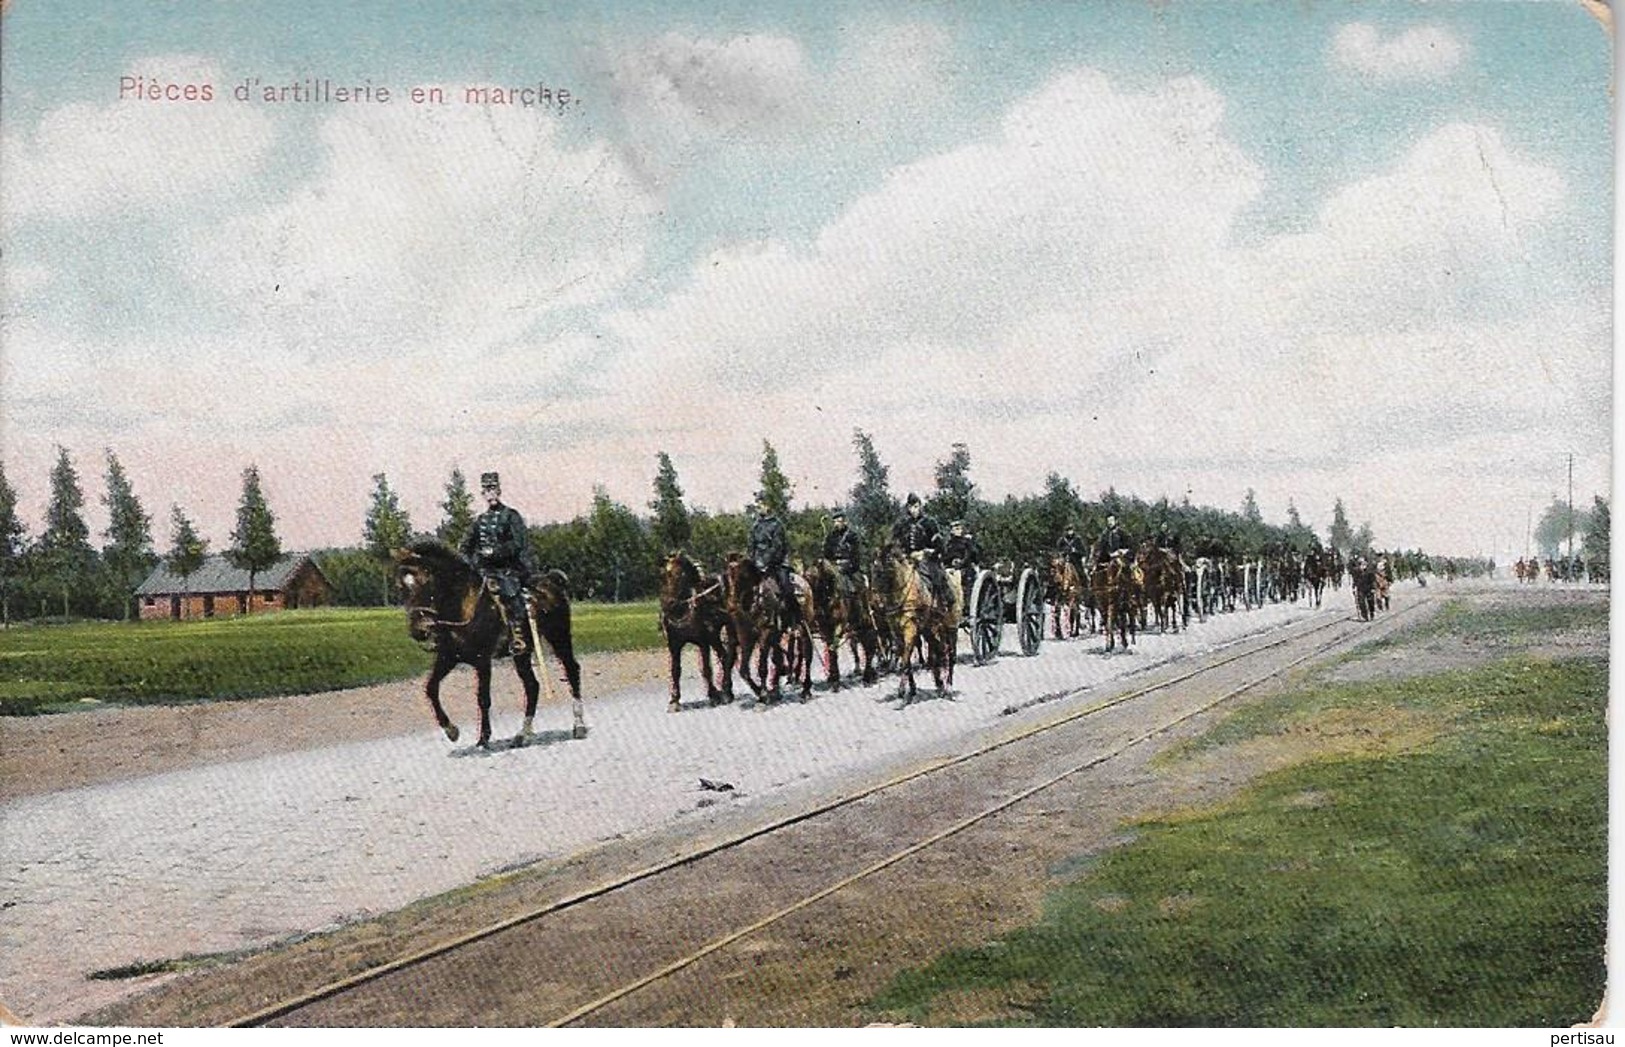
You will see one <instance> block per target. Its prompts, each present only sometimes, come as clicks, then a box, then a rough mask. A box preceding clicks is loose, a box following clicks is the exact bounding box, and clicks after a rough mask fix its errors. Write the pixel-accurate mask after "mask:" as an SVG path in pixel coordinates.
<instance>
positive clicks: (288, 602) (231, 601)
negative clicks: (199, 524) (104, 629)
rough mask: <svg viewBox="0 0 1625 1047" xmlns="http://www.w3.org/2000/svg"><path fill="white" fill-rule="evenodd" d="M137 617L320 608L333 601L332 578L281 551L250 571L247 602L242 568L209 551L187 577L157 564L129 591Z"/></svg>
mask: <svg viewBox="0 0 1625 1047" xmlns="http://www.w3.org/2000/svg"><path fill="white" fill-rule="evenodd" d="M135 600H136V606H137V607H138V608H139V609H140V611H141V617H142V618H143V619H151V618H175V619H179V618H213V617H215V616H217V615H233V614H252V613H256V612H259V611H281V610H292V609H294V608H298V607H324V606H326V605H327V604H329V603H332V601H333V583H331V582H329V581H328V580H327V576H326V575H324V574H322V569H321V568H320V567H317V566H316V561H315V560H312V559H311V558H310V557H309V556H308V555H306V554H304V553H293V554H290V555H288V556H284V557H283V558H282V559H280V560H278V561H277V562H276V563H274V564H272V565H271V566H269V567H267V568H266V569H265V570H263V571H260V572H259V573H258V574H256V575H255V576H254V599H253V605H252V606H250V605H249V596H248V572H247V571H245V570H243V569H241V568H238V567H233V566H232V565H231V564H230V563H229V562H228V561H227V560H226V558H225V557H224V556H211V557H209V558H208V559H207V560H204V561H203V566H202V567H199V568H198V569H197V571H196V572H194V573H193V574H192V576H191V577H189V578H181V577H179V576H178V575H174V574H171V573H170V571H169V568H168V567H166V566H164V565H163V564H159V565H158V567H157V568H156V569H155V570H154V571H153V572H152V574H150V575H148V576H147V580H146V581H144V582H142V583H141V584H140V585H139V586H137V587H136V590H135Z"/></svg>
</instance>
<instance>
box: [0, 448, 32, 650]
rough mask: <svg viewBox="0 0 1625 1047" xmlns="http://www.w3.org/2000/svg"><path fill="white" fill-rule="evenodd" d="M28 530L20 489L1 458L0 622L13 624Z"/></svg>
mask: <svg viewBox="0 0 1625 1047" xmlns="http://www.w3.org/2000/svg"><path fill="white" fill-rule="evenodd" d="M26 549H27V532H26V531H25V529H24V528H23V522H22V520H20V519H18V517H17V492H16V491H14V490H12V488H11V484H10V483H8V482H7V481H6V466H5V463H4V462H0V625H5V626H10V625H11V591H12V585H13V583H14V582H15V581H16V579H18V578H19V577H21V575H22V568H23V553H24V552H25V551H26Z"/></svg>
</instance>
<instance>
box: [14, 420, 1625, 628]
mask: <svg viewBox="0 0 1625 1047" xmlns="http://www.w3.org/2000/svg"><path fill="white" fill-rule="evenodd" d="M852 449H853V452H854V455H855V457H856V463H855V464H856V480H855V482H854V484H853V486H852V488H851V489H850V492H849V494H848V497H847V500H846V502H845V503H844V505H841V506H839V508H842V509H844V510H845V512H846V514H847V518H848V520H849V522H850V523H851V525H852V526H853V527H854V528H856V529H857V530H858V532H859V534H860V535H862V536H863V537H864V539H865V542H866V544H867V546H868V547H869V548H871V549H872V548H873V547H874V545H875V544H876V542H877V541H878V540H880V539H881V538H883V537H884V536H885V535H886V534H888V533H889V532H890V529H891V527H892V525H893V524H894V523H895V522H896V521H897V520H898V519H899V517H900V516H901V515H902V504H903V499H902V497H901V496H900V495H901V494H902V493H906V492H895V491H893V489H892V486H891V480H890V469H889V468H888V467H887V465H886V464H885V463H884V462H883V461H882V460H881V458H880V455H879V454H878V452H877V451H876V449H875V445H874V440H873V438H872V437H871V435H870V434H868V433H866V432H864V431H863V430H861V429H860V430H855V431H854V432H853V434H852ZM104 467H105V473H104V480H105V484H104V494H103V495H102V504H103V505H104V506H105V507H106V508H107V513H108V525H107V528H106V530H105V531H103V532H102V533H101V535H100V537H101V538H102V539H103V541H102V543H101V544H100V546H99V547H98V546H97V545H96V544H94V543H93V542H92V541H91V535H90V531H89V528H88V526H87V525H86V523H85V520H84V515H83V508H84V505H85V499H84V493H83V487H82V484H81V482H80V479H79V474H78V472H77V470H76V469H75V467H74V465H73V462H72V459H71V457H70V456H69V453H68V451H67V449H66V448H58V455H57V461H56V465H55V466H54V467H53V469H52V470H51V477H50V484H51V497H50V503H49V506H48V509H47V512H46V517H45V521H44V527H43V529H42V531H41V532H40V534H39V535H37V536H35V537H32V538H31V537H30V536H29V535H28V534H27V533H26V530H25V528H24V527H23V525H22V523H21V521H20V520H19V518H18V516H17V512H16V495H15V492H14V491H13V489H12V487H11V485H10V484H9V483H8V482H7V479H6V476H5V471H4V463H0V615H3V620H4V621H7V622H9V621H10V620H11V619H12V618H13V617H14V616H15V617H23V618H58V617H60V618H79V617H83V618H104V619H106V618H126V619H127V618H130V617H132V615H133V614H134V612H135V608H134V602H135V601H134V595H133V594H134V590H135V588H136V587H137V586H138V585H140V583H141V581H142V580H143V579H144V578H145V577H146V576H147V575H148V574H149V573H150V572H151V571H152V569H153V568H154V567H155V566H157V565H158V564H159V563H164V564H165V565H166V566H167V567H168V568H169V570H170V571H171V573H173V574H174V575H176V576H177V577H179V578H181V579H183V580H184V579H187V578H189V577H190V576H191V575H193V574H195V573H196V572H197V571H198V569H199V568H200V567H201V566H202V564H203V562H204V560H205V559H206V558H207V556H208V555H209V553H210V551H211V549H210V543H209V542H208V541H207V540H206V539H205V538H203V537H202V536H201V535H200V534H199V533H198V530H197V528H196V526H195V525H194V524H193V522H192V520H191V519H190V517H189V516H188V515H187V513H186V512H185V511H184V510H183V508H182V507H181V506H179V505H173V506H171V507H170V513H169V520H168V524H169V526H168V530H167V534H165V535H163V536H155V534H154V530H153V519H152V516H151V515H150V514H149V513H148V512H147V511H146V509H145V508H144V506H143V505H142V503H141V501H140V499H139V498H138V497H137V496H136V494H135V491H134V490H133V488H132V486H131V484H130V481H129V477H128V476H127V475H126V473H125V471H124V469H123V467H122V465H121V464H120V463H119V460H118V457H117V455H115V454H114V453H113V452H112V451H111V450H107V451H105V452H104ZM971 467H972V459H971V453H970V449H969V447H967V446H966V445H965V444H963V443H956V444H953V445H952V446H951V447H950V448H949V449H948V453H947V454H946V455H945V456H944V457H943V458H942V459H941V460H939V461H937V462H936V463H935V471H934V484H933V487H932V489H931V490H929V491H922V492H919V493H920V495H921V497H922V500H923V501H924V502H925V508H926V511H927V512H929V513H930V514H932V515H933V516H935V517H937V518H938V520H939V521H941V522H942V523H943V524H947V523H949V522H950V521H952V520H964V521H965V522H966V525H967V526H968V527H969V528H970V530H971V531H972V532H973V533H974V534H976V536H977V538H978V541H979V542H980V543H981V546H982V548H983V550H984V551H985V553H986V555H987V557H988V559H989V560H990V561H991V560H995V559H999V560H1009V561H1012V562H1015V563H1018V564H1035V565H1036V564H1041V563H1043V562H1045V560H1046V558H1047V556H1048V555H1049V553H1050V552H1051V551H1052V550H1053V549H1054V547H1055V543H1056V541H1057V539H1058V538H1059V537H1060V536H1061V535H1062V534H1063V533H1064V532H1065V531H1066V529H1067V528H1068V527H1069V526H1070V527H1075V528H1077V530H1078V533H1079V534H1081V535H1083V536H1084V537H1085V538H1086V539H1093V537H1094V536H1095V535H1098V534H1099V533H1100V532H1101V531H1102V530H1104V528H1105V521H1106V517H1107V516H1116V517H1117V519H1118V523H1119V525H1120V526H1121V527H1122V528H1123V529H1124V530H1125V531H1126V532H1127V533H1128V534H1129V535H1131V536H1133V537H1136V538H1138V537H1144V536H1148V535H1150V534H1151V533H1152V532H1154V531H1155V530H1156V529H1157V528H1158V527H1159V526H1160V525H1161V524H1162V523H1164V522H1166V523H1168V524H1169V525H1170V526H1171V527H1172V528H1173V530H1174V531H1175V532H1176V533H1177V534H1179V535H1180V536H1181V538H1182V539H1183V541H1184V542H1185V543H1186V546H1187V548H1190V547H1191V546H1192V545H1193V544H1194V543H1198V542H1212V543H1216V544H1219V545H1221V546H1223V547H1225V548H1228V549H1230V550H1232V551H1233V552H1234V553H1236V554H1237V555H1243V556H1257V555H1263V554H1265V553H1266V552H1270V551H1284V550H1287V549H1292V550H1296V551H1299V552H1307V551H1309V550H1310V549H1317V548H1324V547H1332V548H1335V549H1337V550H1338V551H1339V552H1341V553H1342V554H1343V555H1344V556H1349V555H1352V554H1354V553H1357V552H1373V551H1374V550H1375V549H1376V540H1375V536H1374V534H1373V532H1372V529H1371V525H1370V524H1369V523H1362V524H1361V525H1360V527H1358V528H1355V527H1353V526H1352V525H1351V524H1350V521H1349V518H1348V513H1347V511H1346V509H1345V507H1344V505H1343V502H1342V500H1341V499H1338V500H1337V501H1336V504H1335V505H1334V506H1333V510H1332V523H1331V526H1330V528H1329V529H1328V532H1327V535H1326V539H1325V541H1324V543H1323V542H1322V540H1321V538H1320V536H1318V535H1317V534H1316V533H1315V532H1314V530H1313V529H1312V528H1310V527H1308V526H1307V525H1305V524H1304V523H1303V521H1302V519H1301V518H1300V516H1299V513H1298V509H1297V507H1296V505H1295V504H1292V503H1289V504H1288V506H1287V514H1286V520H1285V521H1284V522H1283V523H1279V524H1272V523H1269V522H1266V521H1265V520H1264V517H1263V514H1262V513H1261V512H1260V511H1259V507H1258V502H1257V498H1256V496H1255V494H1254V492H1253V491H1252V490H1251V489H1250V488H1249V489H1248V490H1247V491H1246V493H1245V495H1244V496H1243V499H1242V503H1241V506H1240V508H1239V509H1238V510H1235V511H1230V510H1224V509H1219V508H1215V507H1212V506H1205V505H1202V506H1199V505H1193V504H1192V503H1191V501H1190V499H1189V497H1188V496H1187V497H1186V498H1185V499H1183V500H1182V501H1179V502H1177V503H1175V502H1171V501H1170V500H1169V499H1167V498H1160V499H1157V500H1155V501H1147V500H1145V499H1142V498H1139V497H1137V496H1134V495H1128V494H1122V493H1119V492H1117V491H1116V490H1115V489H1112V488H1107V489H1106V490H1105V491H1102V492H1100V493H1099V494H1098V495H1096V496H1094V497H1092V498H1086V497H1085V496H1084V495H1083V494H1081V493H1080V492H1079V491H1078V489H1077V488H1076V487H1075V486H1074V485H1073V483H1072V481H1071V480H1069V479H1068V478H1066V477H1063V476H1061V475H1060V474H1059V473H1054V472H1052V473H1050V474H1049V476H1048V477H1047V478H1046V479H1045V481H1044V488H1043V490H1042V491H1041V492H1039V493H1036V494H1032V495H1027V496H1024V497H1017V496H1015V495H1008V496H1006V497H1005V498H1003V499H1002V500H993V499H986V498H983V497H982V496H981V495H980V494H979V492H978V490H977V485H976V483H975V482H974V480H972V478H971ZM372 481H373V488H372V492H371V497H370V499H369V502H368V506H367V509H366V513H365V517H364V519H363V520H362V521H361V529H360V541H359V543H358V544H356V545H353V546H345V547H337V548H327V549H318V550H313V551H312V555H313V557H314V559H315V560H316V563H317V565H318V566H319V567H320V568H321V569H322V572H323V574H325V575H326V576H327V578H328V580H329V581H330V582H331V583H332V584H333V586H334V600H335V602H337V603H339V604H341V605H350V606H381V605H385V604H389V603H392V602H394V600H395V599H396V595H397V594H396V593H395V592H394V590H393V584H394V583H393V571H392V569H391V559H390V553H391V551H392V550H393V549H397V548H400V547H402V546H405V545H408V544H410V543H411V542H413V541H416V540H420V539H424V538H431V537H432V538H436V539H438V540H440V541H442V542H444V543H446V544H447V545H450V546H452V547H453V548H456V547H458V546H459V545H460V544H461V542H462V540H463V537H464V535H466V534H467V532H468V528H469V527H470V526H471V525H472V523H473V521H474V518H475V517H476V516H477V515H478V512H479V511H481V510H482V509H483V507H482V506H476V504H475V498H474V494H473V492H472V491H471V490H470V488H469V486H468V481H467V477H466V476H465V475H464V474H463V472H462V470H461V469H456V468H454V469H453V470H452V472H451V475H450V478H449V479H448V480H447V482H446V484H445V487H444V497H443V500H442V501H441V502H440V503H439V505H438V508H439V510H440V518H439V521H438V522H437V523H436V525H435V526H434V528H433V529H432V530H420V529H418V528H416V527H415V526H414V524H413V521H412V519H411V517H410V515H409V513H408V512H407V511H406V510H405V509H404V508H403V507H402V506H401V504H400V499H399V497H398V495H397V494H396V492H395V491H394V489H393V488H392V487H391V486H390V483H389V479H388V477H387V476H386V475H385V474H383V473H378V474H376V475H374V476H373V478H372ZM756 481H757V482H756V488H755V491H751V492H742V494H743V495H744V497H742V498H741V502H742V503H743V502H744V501H745V500H746V499H748V498H750V497H751V496H753V495H754V494H755V493H757V492H759V493H761V494H762V495H763V496H764V497H765V498H766V501H767V504H768V507H769V509H770V510H771V511H772V512H774V513H775V515H777V516H778V517H779V518H780V519H781V520H782V521H784V524H785V529H786V531H787V533H788V536H789V540H790V548H791V555H792V556H793V557H795V558H798V559H800V560H802V561H806V560H811V559H814V558H816V557H817V556H818V555H819V552H820V550H821V549H822V546H823V541H824V536H825V534H826V533H827V532H828V529H829V525H830V515H831V513H832V512H833V511H834V510H835V509H836V508H837V506H834V505H816V506H814V505H803V506H800V507H797V506H795V505H794V504H793V503H794V499H795V486H794V484H793V483H792V482H791V481H790V479H789V477H788V476H787V475H786V473H785V472H784V469H783V466H782V464H781V463H780V461H779V455H778V452H777V450H776V449H775V448H774V447H773V445H772V443H771V442H770V441H767V440H763V441H762V458H761V467H760V470H759V473H758V475H757V478H756ZM514 501H515V503H517V504H515V506H514V507H515V508H517V509H519V511H520V512H521V513H522V514H523V513H526V512H527V510H528V507H527V506H526V505H525V504H524V498H523V495H522V494H520V495H518V496H517V497H516V498H515V499H514ZM1596 505H1597V508H1595V509H1594V510H1593V512H1592V513H1591V514H1588V521H1600V524H1601V533H1600V536H1595V535H1592V534H1591V532H1590V531H1588V532H1587V535H1588V537H1587V553H1588V555H1590V553H1591V552H1592V551H1593V549H1594V548H1595V543H1596V542H1597V541H1600V542H1602V543H1604V544H1603V545H1602V548H1603V550H1604V552H1603V555H1604V557H1606V541H1607V533H1606V532H1607V503H1606V502H1604V501H1603V500H1602V499H1601V498H1598V499H1597V500H1596ZM642 508H643V509H644V510H646V511H641V512H640V511H639V510H637V509H634V508H632V507H630V506H627V505H624V504H622V503H620V502H617V501H615V500H614V499H613V498H611V497H610V496H609V494H608V492H607V491H606V490H605V489H604V488H603V487H602V486H599V487H597V488H595V489H594V492H593V501H592V507H591V509H589V510H588V511H587V512H586V513H584V514H582V515H580V516H577V517H576V518H575V519H572V520H569V521H566V522H563V523H548V524H541V525H536V524H532V525H531V526H530V537H531V542H532V544H533V547H534V549H535V551H536V558H537V561H538V562H539V563H541V564H542V565H544V566H546V567H556V568H559V569H561V570H563V571H564V572H565V574H567V575H568V576H569V578H570V581H571V590H572V593H573V594H574V595H575V597H576V598H577V599H594V600H606V601H617V602H618V601H625V600H640V599H647V598H650V597H652V596H653V595H655V593H656V590H657V587H658V572H659V567H660V563H661V561H662V560H663V558H664V556H665V554H666V552H668V551H670V550H675V549H682V550H685V551H686V552H688V553H689V555H691V556H693V557H695V558H696V559H698V560H700V561H701V562H703V563H707V564H710V565H712V566H713V567H715V566H717V565H719V564H720V563H721V562H722V560H723V558H724V557H725V556H726V555H727V554H728V553H730V552H736V551H742V550H743V549H744V548H745V547H746V544H747V538H748V536H749V533H750V524H751V517H750V515H749V514H748V512H747V511H745V510H744V509H743V508H742V509H741V510H740V511H737V512H736V511H708V510H706V509H702V508H699V507H695V506H691V505H689V504H688V502H687V500H686V498H685V495H684V493H683V488H682V484H681V481H680V479H679V477H678V473H677V468H676V466H675V464H674V463H673V461H672V459H671V456H670V455H669V454H667V453H666V452H664V451H662V452H659V453H658V454H657V455H656V460H655V474H654V481H653V485H652V490H651V497H650V500H649V501H648V502H647V503H646V505H645V506H643V507H642ZM218 551H219V552H220V553H222V554H224V555H225V557H226V558H227V559H228V560H229V561H230V562H231V563H232V564H234V565H235V566H237V567H238V568H240V569H243V570H246V571H248V572H249V574H250V579H251V586H252V584H253V576H254V575H256V574H258V573H259V572H261V571H263V570H265V569H266V568H267V567H269V566H271V565H272V564H274V563H275V562H276V561H277V560H278V559H279V558H280V557H281V556H282V555H283V551H284V550H283V547H282V543H281V540H280V539H279V538H278V536H277V533H276V516H275V514H274V513H273V512H272V509H271V507H270V505H269V504H267V502H266V499H265V495H264V492H263V490H262V488H261V483H260V475H259V470H258V469H257V468H256V467H255V466H253V465H250V466H248V468H246V469H245V470H244V471H243V474H242V493H241V496H240V498H239V503H238V508H237V517H236V526H235V527H234V529H233V530H232V533H231V535H230V540H229V542H228V543H227V544H226V545H225V546H224V547H223V548H221V549H219V550H218ZM1389 555H1390V557H1391V558H1392V559H1396V560H1400V561H1402V562H1404V563H1406V564H1407V565H1414V568H1413V569H1417V570H1420V569H1424V568H1425V565H1426V564H1427V562H1428V557H1427V554H1425V553H1423V552H1421V551H1420V550H1406V551H1402V552H1401V551H1394V552H1392V553H1390V554H1389ZM1465 562H1466V561H1463V563H1465ZM1478 566H1480V567H1481V568H1483V567H1487V565H1478Z"/></svg>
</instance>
